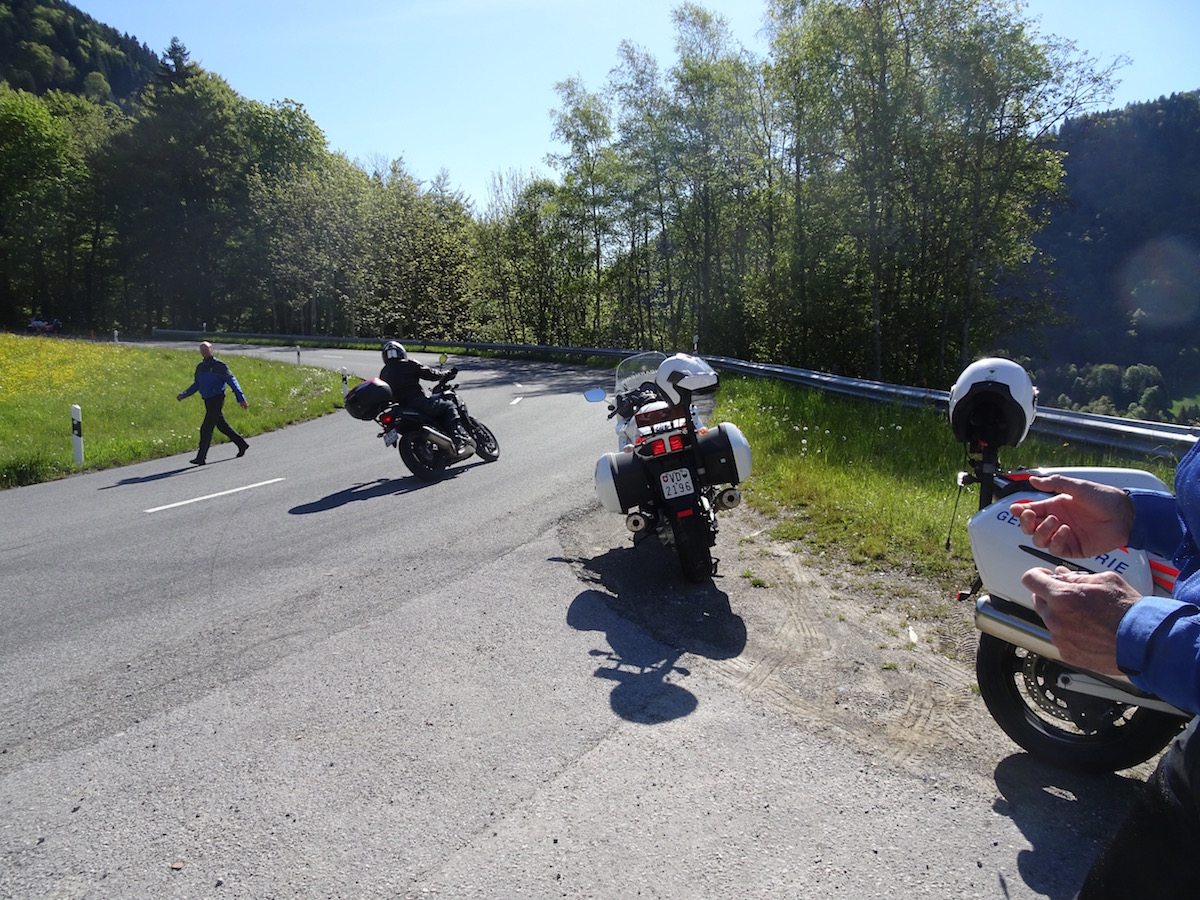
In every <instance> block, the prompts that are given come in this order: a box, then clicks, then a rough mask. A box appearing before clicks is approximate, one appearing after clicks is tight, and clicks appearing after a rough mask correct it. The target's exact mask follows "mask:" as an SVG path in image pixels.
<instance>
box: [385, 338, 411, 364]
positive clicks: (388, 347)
mask: <svg viewBox="0 0 1200 900" xmlns="http://www.w3.org/2000/svg"><path fill="white" fill-rule="evenodd" d="M389 359H408V353H407V352H406V351H405V349H404V345H403V344H401V343H400V342H399V341H388V342H387V343H386V344H384V345H383V361H384V362H385V363H386V362H387V361H388V360H389Z"/></svg>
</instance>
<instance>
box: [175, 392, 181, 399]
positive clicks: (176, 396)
mask: <svg viewBox="0 0 1200 900" xmlns="http://www.w3.org/2000/svg"><path fill="white" fill-rule="evenodd" d="M175 399H176V400H182V399H183V393H182V392H181V393H178V394H176V395H175Z"/></svg>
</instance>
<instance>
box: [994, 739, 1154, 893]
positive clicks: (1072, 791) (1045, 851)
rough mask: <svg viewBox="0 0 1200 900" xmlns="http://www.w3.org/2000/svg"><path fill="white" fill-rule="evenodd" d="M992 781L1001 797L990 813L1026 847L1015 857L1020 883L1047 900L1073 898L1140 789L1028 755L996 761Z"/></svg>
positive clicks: (1118, 779)
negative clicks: (1016, 831) (1008, 823)
mask: <svg viewBox="0 0 1200 900" xmlns="http://www.w3.org/2000/svg"><path fill="white" fill-rule="evenodd" d="M995 777H996V787H997V788H998V789H999V791H1000V796H999V797H997V799H996V802H995V803H994V804H993V809H995V811H996V812H997V813H999V814H1000V815H1002V816H1007V817H1008V818H1010V819H1012V820H1013V822H1014V823H1015V824H1016V826H1017V827H1018V828H1020V829H1021V833H1022V834H1023V835H1025V837H1026V839H1027V840H1028V841H1029V843H1030V845H1031V846H1030V848H1029V849H1027V850H1021V851H1020V852H1019V853H1018V854H1017V868H1018V870H1019V871H1020V873H1021V878H1022V880H1023V881H1024V882H1025V884H1026V885H1028V886H1029V887H1030V888H1032V889H1033V890H1035V891H1037V892H1038V893H1039V894H1044V895H1046V896H1047V897H1050V898H1051V900H1060V898H1062V900H1066V898H1070V897H1074V896H1075V894H1076V892H1077V891H1078V890H1079V886H1080V885H1081V884H1082V883H1083V879H1084V877H1085V876H1086V875H1087V871H1088V868H1089V867H1090V866H1091V864H1092V861H1093V860H1094V859H1095V858H1096V856H1097V855H1098V854H1099V853H1100V851H1101V850H1102V849H1103V847H1104V845H1105V844H1106V843H1107V841H1108V839H1109V838H1110V837H1111V836H1112V835H1113V833H1115V832H1116V830H1117V828H1118V827H1119V826H1120V824H1121V822H1123V821H1124V819H1125V816H1126V814H1127V813H1128V811H1129V809H1130V807H1131V806H1132V805H1133V802H1134V800H1135V798H1136V797H1137V796H1138V793H1139V792H1140V791H1141V790H1142V785H1143V783H1142V782H1141V781H1139V780H1137V779H1130V778H1126V777H1123V776H1121V775H1115V774H1111V773H1097V774H1093V773H1087V772H1074V771H1070V770H1067V769H1062V768H1058V767H1056V766H1051V765H1049V764H1047V763H1044V762H1041V761H1040V760H1038V759H1036V758H1035V757H1032V756H1030V755H1029V754H1027V753H1015V754H1013V755H1012V756H1009V757H1006V758H1005V759H1003V760H1001V761H1000V764H999V765H998V766H996V772H995Z"/></svg>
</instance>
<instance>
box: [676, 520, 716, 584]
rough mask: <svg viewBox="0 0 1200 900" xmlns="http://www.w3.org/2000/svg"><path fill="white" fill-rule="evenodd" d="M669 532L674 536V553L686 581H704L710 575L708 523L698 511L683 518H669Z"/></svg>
mask: <svg viewBox="0 0 1200 900" xmlns="http://www.w3.org/2000/svg"><path fill="white" fill-rule="evenodd" d="M671 533H672V534H673V535H674V536H675V553H676V554H678V556H679V566H680V568H681V569H683V577H684V578H686V579H687V580H688V581H696V582H699V581H705V580H707V579H708V578H710V577H712V573H713V561H712V551H711V550H710V549H709V548H710V547H711V546H712V543H711V542H710V540H709V537H710V531H709V525H708V523H707V522H706V521H705V520H704V517H703V516H701V515H700V514H699V513H696V514H694V515H691V516H687V517H686V518H683V519H671Z"/></svg>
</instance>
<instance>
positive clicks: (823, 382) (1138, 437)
mask: <svg viewBox="0 0 1200 900" xmlns="http://www.w3.org/2000/svg"><path fill="white" fill-rule="evenodd" d="M704 358H705V359H706V360H708V362H709V363H710V364H711V365H713V366H715V367H718V368H722V369H728V370H730V371H733V372H740V373H742V374H744V375H757V376H762V377H769V378H776V379H779V380H781V381H787V382H790V383H792V384H801V385H804V386H806V387H811V388H816V389H818V390H823V391H828V392H830V393H836V394H842V395H845V396H849V397H859V398H862V399H867V400H881V399H883V400H890V401H892V402H894V403H900V404H901V405H904V406H911V407H927V406H933V407H936V408H938V409H942V410H948V409H949V405H950V392H949V391H935V390H926V389H922V388H914V387H905V386H903V385H895V384H885V383H884V382H880V381H869V380H867V379H863V378H846V377H843V376H839V375H830V374H828V373H826V372H814V371H812V370H808V369H793V368H789V367H787V366H776V365H770V364H766V363H750V362H745V361H744V360H740V359H727V358H724V357H718V356H706V357H704ZM1029 430H1030V431H1032V432H1034V433H1035V434H1039V435H1043V436H1045V437H1053V438H1057V439H1059V440H1064V441H1070V442H1072V443H1077V444H1089V445H1091V446H1096V447H1103V448H1108V449H1114V450H1122V451H1125V452H1130V453H1140V454H1145V455H1147V456H1155V455H1163V456H1169V457H1174V458H1178V457H1180V456H1182V455H1183V454H1184V453H1186V452H1187V451H1188V450H1189V449H1190V448H1191V446H1192V444H1194V443H1195V442H1196V441H1197V440H1200V429H1197V428H1191V427H1189V426H1186V425H1172V424H1169V423H1165V422H1147V421H1145V420H1143V419H1126V418H1121V417H1120V416H1102V415H1096V414H1094V413H1082V412H1072V411H1071V410H1064V409H1054V408H1053V407H1045V406H1039V407H1038V410H1037V417H1036V418H1035V419H1034V420H1033V424H1032V425H1031V426H1030V429H1029Z"/></svg>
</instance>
